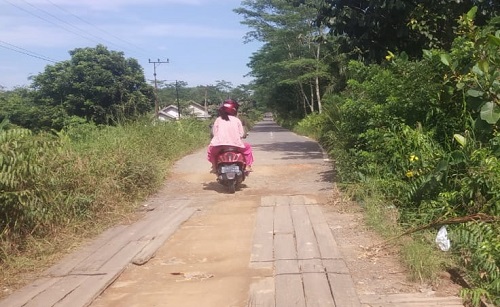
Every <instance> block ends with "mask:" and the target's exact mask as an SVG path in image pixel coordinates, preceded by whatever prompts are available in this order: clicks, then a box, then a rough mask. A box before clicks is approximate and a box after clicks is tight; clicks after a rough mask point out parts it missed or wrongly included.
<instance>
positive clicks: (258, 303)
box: [247, 277, 275, 307]
mask: <svg viewBox="0 0 500 307" xmlns="http://www.w3.org/2000/svg"><path fill="white" fill-rule="evenodd" d="M247 307H275V296H274V278H272V277H267V278H264V279H262V280H260V281H259V282H257V283H253V284H251V285H250V294H249V297H248V304H247Z"/></svg>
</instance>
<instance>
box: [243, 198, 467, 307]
mask: <svg viewBox="0 0 500 307" xmlns="http://www.w3.org/2000/svg"><path fill="white" fill-rule="evenodd" d="M251 266H252V267H254V268H268V269H273V271H274V274H273V276H272V277H269V278H267V279H266V280H263V281H261V282H260V283H258V284H255V285H253V287H252V289H251V291H250V300H249V304H248V306H249V307H250V306H251V307H257V306H259V307H262V306H269V307H294V306H296V307H306V306H307V307H312V306H314V307H327V306H336V307H351V306H352V307H354V306H398V307H410V306H415V307H416V306H422V307H424V306H455V307H457V306H463V304H462V302H461V300H460V299H459V298H458V297H429V296H426V295H425V294H420V293H416V294H414V293H412V294H394V295H361V296H359V295H358V294H357V293H356V289H355V285H354V283H353V280H352V278H351V275H350V273H349V270H348V268H347V266H346V263H345V262H344V260H343V259H342V256H341V255H340V253H339V249H338V247H337V243H336V241H335V239H334V237H333V235H332V232H331V230H330V228H329V225H328V224H327V222H326V220H325V217H324V215H323V213H322V210H321V207H320V205H318V204H315V203H314V201H312V200H310V199H307V198H305V197H303V196H269V197H263V198H262V201H261V206H260V207H259V208H258V212H257V219H256V229H255V233H254V240H253V247H252V254H251Z"/></svg>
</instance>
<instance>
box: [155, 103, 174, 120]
mask: <svg viewBox="0 0 500 307" xmlns="http://www.w3.org/2000/svg"><path fill="white" fill-rule="evenodd" d="M158 119H159V120H164V121H167V120H176V119H179V110H178V109H177V107H176V106H174V105H169V106H168V107H165V108H163V109H161V110H160V111H158Z"/></svg>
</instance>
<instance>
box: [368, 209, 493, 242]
mask: <svg viewBox="0 0 500 307" xmlns="http://www.w3.org/2000/svg"><path fill="white" fill-rule="evenodd" d="M468 222H483V223H494V222H500V217H499V216H491V215H487V214H484V213H476V214H472V215H467V216H459V217H453V218H449V219H446V220H442V219H437V220H435V221H433V222H431V223H429V224H427V225H422V226H419V227H415V228H412V229H410V230H407V231H405V232H403V233H402V234H399V235H397V236H395V237H393V238H390V239H388V240H386V241H384V242H382V243H380V244H377V245H376V246H384V245H386V244H387V243H389V242H391V241H394V240H396V239H398V238H401V237H402V236H407V235H410V234H412V233H415V232H417V231H421V230H424V229H428V228H433V227H441V226H444V225H451V224H463V223H468Z"/></svg>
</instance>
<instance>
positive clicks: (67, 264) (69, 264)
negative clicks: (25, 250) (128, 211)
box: [45, 225, 128, 276]
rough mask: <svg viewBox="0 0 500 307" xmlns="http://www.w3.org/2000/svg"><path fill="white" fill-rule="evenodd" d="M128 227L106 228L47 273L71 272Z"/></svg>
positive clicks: (54, 274)
mask: <svg viewBox="0 0 500 307" xmlns="http://www.w3.org/2000/svg"><path fill="white" fill-rule="evenodd" d="M127 227H128V225H118V226H115V227H112V228H109V229H107V230H105V231H104V232H103V233H101V234H100V235H99V236H97V237H96V238H95V239H94V240H93V241H92V242H91V243H90V244H87V245H85V246H83V247H82V248H79V249H78V250H76V251H74V252H73V253H71V254H69V255H68V256H66V257H65V258H63V259H62V260H61V261H60V262H59V263H57V264H55V265H54V266H52V267H51V268H49V269H48V270H47V271H45V274H46V275H50V276H64V275H67V274H69V273H70V272H71V270H73V269H74V267H75V266H77V265H78V264H80V263H82V262H83V261H85V259H87V258H88V257H89V256H90V255H92V254H93V253H95V251H98V250H100V249H101V248H102V247H103V246H106V245H107V244H109V242H110V241H111V240H113V239H114V238H115V237H116V236H117V235H118V234H120V233H121V232H123V231H124V230H125V228H127Z"/></svg>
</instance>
